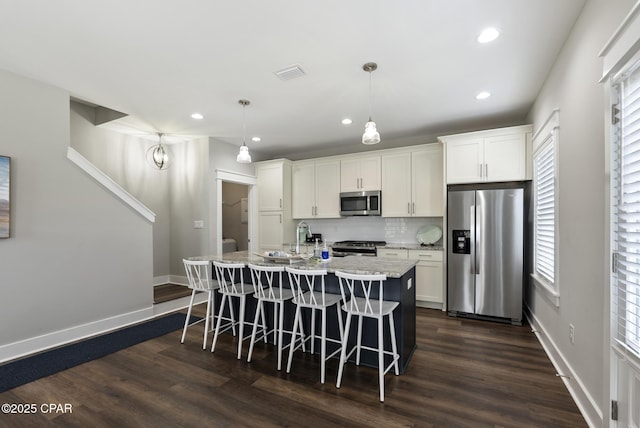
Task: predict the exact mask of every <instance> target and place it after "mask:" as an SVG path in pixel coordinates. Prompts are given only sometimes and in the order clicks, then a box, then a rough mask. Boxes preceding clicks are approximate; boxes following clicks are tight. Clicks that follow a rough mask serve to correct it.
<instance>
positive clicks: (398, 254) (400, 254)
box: [376, 248, 409, 259]
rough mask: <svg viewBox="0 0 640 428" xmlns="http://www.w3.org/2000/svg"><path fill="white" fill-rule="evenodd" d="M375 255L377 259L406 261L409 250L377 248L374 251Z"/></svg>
mask: <svg viewBox="0 0 640 428" xmlns="http://www.w3.org/2000/svg"><path fill="white" fill-rule="evenodd" d="M376 255H377V256H378V257H386V258H390V259H408V258H409V250H405V249H402V248H399V249H395V248H378V250H377V251H376Z"/></svg>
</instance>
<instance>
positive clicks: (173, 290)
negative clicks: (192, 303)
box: [153, 284, 191, 303]
mask: <svg viewBox="0 0 640 428" xmlns="http://www.w3.org/2000/svg"><path fill="white" fill-rule="evenodd" d="M190 294H191V289H190V288H189V287H186V286H184V285H177V284H162V285H156V286H155V287H153V303H162V302H167V301H169V300H174V299H179V298H180V297H184V296H188V295H190Z"/></svg>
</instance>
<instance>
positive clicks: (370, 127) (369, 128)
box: [362, 62, 380, 144]
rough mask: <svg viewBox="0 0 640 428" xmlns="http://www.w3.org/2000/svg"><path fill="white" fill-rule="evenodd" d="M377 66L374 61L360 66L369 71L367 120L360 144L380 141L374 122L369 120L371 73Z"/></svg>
mask: <svg viewBox="0 0 640 428" xmlns="http://www.w3.org/2000/svg"><path fill="white" fill-rule="evenodd" d="M377 68H378V64H376V63H375V62H368V63H366V64H365V65H363V66H362V69H363V70H364V71H366V72H367V73H369V121H368V122H367V124H366V125H365V126H364V134H362V144H378V143H379V142H380V133H379V132H378V131H377V129H376V123H375V122H374V121H373V120H371V104H372V102H371V99H372V91H371V73H372V72H374V71H375V70H376V69H377Z"/></svg>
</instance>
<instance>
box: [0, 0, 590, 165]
mask: <svg viewBox="0 0 640 428" xmlns="http://www.w3.org/2000/svg"><path fill="white" fill-rule="evenodd" d="M584 3H585V0H562V1H558V0H401V1H398V0H324V1H311V0H270V1H265V0H234V1H232V0H228V1H219V0H181V1H177V0H126V1H125V0H109V1H97V0H85V1H77V0H57V1H50V0H20V1H18V0H15V1H14V0H0V68H2V69H6V70H9V71H13V72H16V73H19V74H22V75H26V76H29V77H33V78H35V79H38V80H41V81H44V82H46V83H49V84H52V85H55V86H59V87H61V88H64V89H66V90H68V91H69V92H70V93H71V94H72V96H74V97H77V98H79V99H81V100H84V101H88V102H91V103H95V104H97V105H101V106H104V107H107V108H110V109H114V110H117V111H120V112H124V113H127V114H128V115H130V119H128V120H127V121H124V122H123V124H125V125H127V126H134V127H136V128H139V129H141V130H143V131H145V132H149V133H156V132H162V133H165V134H169V135H172V134H173V135H181V136H185V135H188V136H210V137H214V138H216V139H219V140H222V141H225V142H228V143H230V144H235V145H238V146H239V145H240V144H241V143H242V107H241V106H240V105H239V104H238V100H239V99H241V98H246V99H248V100H250V101H251V105H250V106H249V107H247V109H246V129H247V145H248V146H249V148H250V150H252V151H254V150H257V151H260V152H262V153H263V154H265V155H268V156H273V157H280V156H282V157H288V158H290V159H295V158H300V157H305V153H306V155H307V156H308V155H310V154H313V153H327V154H331V153H332V152H333V153H346V152H353V151H358V150H362V149H365V148H371V149H380V148H386V147H390V146H394V145H400V144H414V143H425V142H432V141H434V139H435V138H434V137H435V136H437V135H441V134H443V133H447V132H452V131H455V132H458V131H462V130H474V129H480V128H487V127H494V126H505V125H511V124H521V123H523V121H524V120H525V115H526V114H527V112H528V111H529V109H530V107H531V104H532V102H533V101H534V99H535V97H536V95H537V94H538V91H539V90H540V88H541V85H542V84H543V82H544V79H545V77H546V75H547V73H548V71H549V69H550V67H551V65H552V64H553V62H554V61H555V58H556V56H557V54H558V52H559V50H560V48H561V47H562V44H563V43H564V40H565V39H566V37H567V35H568V33H569V31H570V29H571V27H572V25H573V23H574V22H575V20H576V18H577V16H578V15H579V13H580V10H581V8H582V6H583V4H584ZM487 26H495V27H497V28H498V29H499V30H500V31H501V36H500V37H499V38H498V39H497V40H496V41H494V42H493V43H490V44H486V45H481V44H479V43H477V42H476V37H477V35H478V34H479V33H480V31H481V30H482V29H483V28H485V27H487ZM369 61H374V62H376V63H378V70H377V71H375V72H373V74H372V82H373V83H372V85H373V106H372V110H373V114H372V116H373V120H374V121H376V122H377V124H378V130H379V132H380V134H381V137H382V142H381V143H380V144H378V145H376V146H368V147H365V146H363V145H362V144H361V143H360V139H361V135H362V132H363V128H364V123H365V122H366V121H367V117H368V114H369V95H368V88H369V76H368V74H367V73H366V72H365V71H363V70H362V65H363V64H364V63H366V62H369ZM293 64H298V65H300V66H301V68H302V69H303V70H304V71H305V73H306V75H305V76H303V77H299V78H296V79H292V80H288V81H282V80H281V79H279V78H278V77H277V76H276V75H275V74H274V72H276V71H278V70H281V69H283V68H286V67H288V66H291V65H293ZM480 91H489V92H491V93H492V96H491V97H490V98H489V99H487V100H484V101H478V100H476V99H475V95H476V94H477V93H478V92H480ZM34 101H36V100H34ZM194 112H200V113H202V114H203V115H204V116H205V118H204V119H203V120H200V121H196V120H194V119H192V118H191V117H190V115H191V113H194ZM344 117H350V118H351V119H352V120H353V124H352V125H349V126H345V125H342V124H341V123H340V121H341V120H342V119H343V118H344ZM254 135H259V136H260V137H262V141H261V142H259V143H255V142H252V141H251V140H250V137H252V136H254Z"/></svg>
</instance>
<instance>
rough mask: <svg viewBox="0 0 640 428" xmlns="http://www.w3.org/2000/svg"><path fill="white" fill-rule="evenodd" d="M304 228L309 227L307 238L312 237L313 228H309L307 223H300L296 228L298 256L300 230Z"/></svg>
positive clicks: (298, 252)
mask: <svg viewBox="0 0 640 428" xmlns="http://www.w3.org/2000/svg"><path fill="white" fill-rule="evenodd" d="M302 226H306V227H307V236H311V227H309V224H308V223H307V222H306V221H301V222H300V223H298V225H297V226H296V254H300V228H302Z"/></svg>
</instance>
